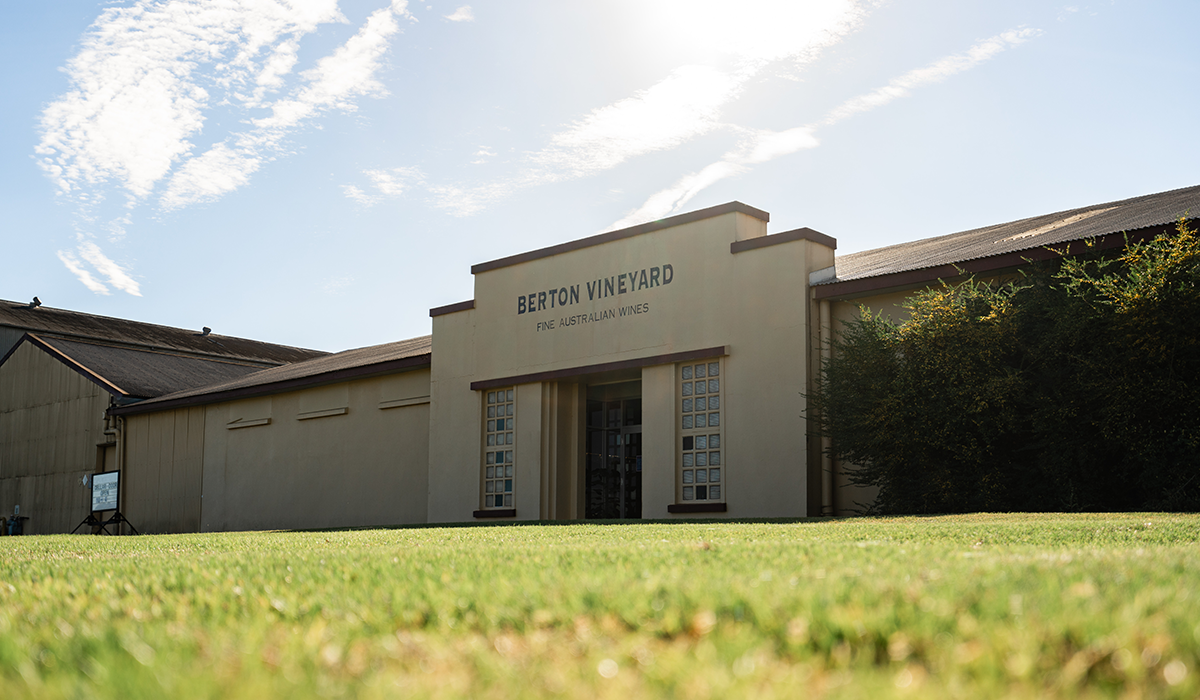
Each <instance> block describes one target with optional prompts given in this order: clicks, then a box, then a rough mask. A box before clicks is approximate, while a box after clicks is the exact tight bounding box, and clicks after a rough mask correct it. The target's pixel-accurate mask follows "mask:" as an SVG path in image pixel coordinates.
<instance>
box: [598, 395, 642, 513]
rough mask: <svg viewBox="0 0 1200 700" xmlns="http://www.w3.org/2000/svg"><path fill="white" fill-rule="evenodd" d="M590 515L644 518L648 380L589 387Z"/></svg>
mask: <svg viewBox="0 0 1200 700" xmlns="http://www.w3.org/2000/svg"><path fill="white" fill-rule="evenodd" d="M586 454H587V464H586V474H585V477H584V488H585V489H586V492H585V494H584V503H585V505H584V517H586V518H595V519H604V520H616V519H633V518H641V517H642V383H641V382H640V381H634V382H621V383H619V384H602V385H599V386H589V387H588V390H587V445H586Z"/></svg>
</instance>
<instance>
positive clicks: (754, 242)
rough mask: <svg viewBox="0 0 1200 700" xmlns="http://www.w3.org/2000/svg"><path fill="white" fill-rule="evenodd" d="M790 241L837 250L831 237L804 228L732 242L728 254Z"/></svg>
mask: <svg viewBox="0 0 1200 700" xmlns="http://www.w3.org/2000/svg"><path fill="white" fill-rule="evenodd" d="M792 241H812V242H813V243H820V244H821V245H823V246H825V247H826V248H832V249H834V250H837V239H836V238H834V237H833V236H826V235H825V234H823V233H821V232H820V231H816V230H813V229H811V228H808V227H807V226H805V227H804V228H798V229H795V230H794V231H784V232H782V233H772V234H771V235H769V236H759V237H758V238H747V239H746V240H744V241H734V242H733V243H730V244H729V252H730V253H740V252H742V251H744V250H754V249H756V248H766V247H767V246H772V245H779V244H780V243H791V242H792Z"/></svg>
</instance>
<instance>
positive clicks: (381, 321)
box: [0, 0, 1200, 351]
mask: <svg viewBox="0 0 1200 700" xmlns="http://www.w3.org/2000/svg"><path fill="white" fill-rule="evenodd" d="M467 2H469V3H470V4H466V3H467ZM4 15H5V17H4V22H3V23H0V59H2V61H0V65H3V69H2V72H0V76H2V78H0V81H2V82H0V95H3V108H2V109H0V185H2V187H0V193H2V194H0V196H2V197H3V200H2V205H3V219H0V221H2V224H0V226H2V228H0V231H2V232H3V233H2V234H0V242H2V243H3V248H2V250H3V251H4V252H3V253H2V254H0V261H2V262H0V298H2V299H7V300H11V301H28V300H30V299H32V297H34V296H38V297H39V298H40V299H41V301H42V302H43V303H44V304H46V305H47V306H52V307H58V308H67V309H73V310H77V311H83V312H87V313H94V314H100V315H105V316H115V317H120V318H129V319H134V320H138V321H145V322H150V323H159V324H164V325H170V326H177V327H181V328H195V329H199V328H201V327H202V326H208V327H211V328H212V329H213V332H214V333H218V334H222V335H232V336H242V337H248V338H254V339H258V340H265V341H270V342H276V343H282V344H286V345H296V346H301V347H309V348H316V349H321V350H329V351H338V350H344V349H348V348H353V347H362V346H366V345H373V344H377V343H385V342H391V341H395V340H402V339H405V338H410V337H414V336H418V335H423V334H426V333H428V332H429V331H430V327H431V323H430V319H429V314H428V312H429V309H430V308H432V307H436V306H442V305H445V304H451V303H455V302H459V301H463V300H466V299H471V298H472V297H473V295H474V291H473V279H472V276H471V274H470V266H471V265H472V264H475V263H480V262H485V261H488V260H492V259H495V258H499V257H504V256H507V255H513V254H516V253H520V252H524V251H528V250H533V249H537V248H541V247H544V246H548V245H554V244H556V243H561V242H564V241H568V240H574V239H578V238H583V237H586V236H589V235H593V234H596V233H599V232H602V231H607V230H613V229H616V228H621V227H625V226H631V225H635V224H639V223H644V222H647V221H653V220H656V219H661V218H664V217H666V216H670V215H673V214H679V213H684V212H687V211H692V210H696V209H701V208H704V207H709V206H713V205H717V204H722V203H725V202H729V201H734V200H736V201H740V202H744V203H746V204H749V205H751V206H753V207H757V208H759V209H763V210H765V211H767V212H769V213H770V215H771V223H770V225H769V229H768V230H769V231H770V232H772V233H774V232H780V231H787V230H790V229H795V228H799V227H802V226H808V227H811V228H813V229H816V230H818V231H821V232H822V233H825V234H828V235H830V236H833V237H835V238H837V240H838V252H839V253H850V252H854V251H858V250H866V249H871V248H877V247H881V246H886V245H891V244H894V243H900V242H904V241H909V240H915V239H919V238H926V237H930V236H937V235H943V234H948V233H953V232H956V231H962V230H967V229H971V228H976V227H979V226H985V225H989V224H996V223H1002V222H1006V221H1011V220H1015V219H1020V218H1024V217H1028V216H1035V215H1038V214H1044V213H1050V212H1053V211H1058V210H1063V209H1069V208H1073V207H1081V206H1086V205H1090V204H1097V203H1101V202H1108V201H1112V200H1118V199H1125V198H1128V197H1134V196H1138V195H1142V194H1150V193H1153V192H1161V191H1164V190H1169V189H1175V188H1179V187H1187V186H1191V185H1196V184H1200V166H1197V163H1200V138H1197V135H1196V131H1197V130H1196V127H1197V124H1198V123H1200V57H1198V55H1197V53H1196V51H1195V48H1194V42H1195V36H1194V33H1195V28H1196V27H1197V26H1200V2H1196V0H1174V1H1167V0H1137V1H1134V0H1097V1H1094V2H1093V1H1090V0H1077V1H1072V2H1066V3H1056V2H1052V1H1047V0H1010V1H1008V2H1002V3H999V2H994V1H991V0H813V1H807V2H806V1H791V2H775V1H769V0H741V1H740V2H736V3H734V2H718V1H716V0H608V1H607V2H602V3H563V2H553V1H550V0H508V1H507V2H491V1H490V0H466V1H465V2H464V0H455V1H454V2H440V1H438V2H405V1H404V0H390V1H389V0H340V1H339V0H240V1H238V0H138V1H129V0H123V1H110V0H55V1H54V2H38V3H12V4H10V6H9V7H6V8H5V10H4Z"/></svg>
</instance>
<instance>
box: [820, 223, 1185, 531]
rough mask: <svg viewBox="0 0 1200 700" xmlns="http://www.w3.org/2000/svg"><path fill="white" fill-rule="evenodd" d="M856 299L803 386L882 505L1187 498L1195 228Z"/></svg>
mask: <svg viewBox="0 0 1200 700" xmlns="http://www.w3.org/2000/svg"><path fill="white" fill-rule="evenodd" d="M906 306H907V308H909V309H910V311H911V317H910V319H909V320H908V321H906V322H905V323H903V324H896V323H893V322H892V321H891V320H890V319H888V318H884V317H881V316H878V315H872V314H871V312H870V311H869V310H868V309H866V308H863V309H862V316H861V318H860V319H858V320H856V321H853V322H851V323H849V324H846V325H845V326H844V327H843V328H842V329H841V333H840V334H839V335H838V337H837V338H836V339H835V340H834V343H833V345H834V348H833V353H832V358H831V359H830V360H828V361H827V362H826V363H825V364H824V365H823V367H822V377H821V378H822V382H821V384H820V388H819V389H818V390H817V392H816V394H815V395H814V396H812V397H810V398H811V399H812V406H813V409H814V411H815V417H816V418H817V422H818V424H819V425H820V429H821V431H822V433H823V434H825V435H828V436H829V437H831V438H832V444H833V453H834V456H835V457H836V458H838V459H840V460H842V461H843V462H844V463H845V465H846V466H845V469H846V470H847V471H848V472H849V474H850V478H851V481H852V482H853V483H855V484H858V485H868V486H877V487H879V497H878V499H877V500H876V502H875V503H874V504H872V505H871V508H872V509H873V510H874V511H876V512H884V513H949V512H970V511H983V510H987V511H1012V510H1022V511H1061V510H1138V509H1153V510H1157V509H1165V510H1188V511H1194V510H1197V509H1200V478H1197V475H1198V469H1197V466H1198V465H1197V448H1198V447H1200V332H1198V329H1197V322H1198V320H1200V240H1198V239H1197V236H1196V232H1195V231H1193V230H1192V229H1190V228H1189V227H1188V226H1187V225H1185V223H1183V222H1182V221H1181V222H1180V223H1179V225H1178V226H1177V229H1176V232H1175V233H1174V234H1173V235H1169V236H1167V235H1164V236H1160V237H1158V238H1156V239H1155V240H1153V241H1151V242H1149V243H1144V244H1136V243H1135V244H1130V245H1128V246H1127V247H1126V248H1124V249H1123V251H1122V252H1121V254H1120V255H1119V256H1118V257H1112V256H1107V257H1106V256H1102V255H1099V254H1098V253H1095V252H1089V253H1085V254H1084V255H1080V256H1076V257H1069V258H1062V259H1060V260H1058V261H1057V262H1055V263H1053V264H1043V265H1040V266H1039V265H1034V266H1031V268H1030V269H1027V270H1025V271H1024V272H1023V273H1022V276H1021V278H1020V280H1019V281H1017V282H1013V283H1008V284H1003V285H989V284H984V283H980V282H978V281H975V280H969V281H967V282H966V283H963V284H957V285H949V284H943V285H942V286H940V287H937V288H934V289H930V290H927V291H923V292H920V293H918V294H916V295H914V296H913V297H911V298H909V300H908V301H907V303H906Z"/></svg>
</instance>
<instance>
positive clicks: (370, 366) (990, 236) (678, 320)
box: [0, 187, 1200, 533]
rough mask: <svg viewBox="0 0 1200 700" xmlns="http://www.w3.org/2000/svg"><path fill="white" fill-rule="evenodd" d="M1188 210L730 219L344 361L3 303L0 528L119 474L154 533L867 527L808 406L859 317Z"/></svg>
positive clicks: (1153, 202)
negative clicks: (795, 522) (808, 523)
mask: <svg viewBox="0 0 1200 700" xmlns="http://www.w3.org/2000/svg"><path fill="white" fill-rule="evenodd" d="M1196 211H1200V187H1192V188H1186V189H1183V190H1175V191H1172V192H1164V193H1158V194H1155V195H1148V196H1145V197H1137V198H1133V199H1129V200H1123V201H1120V202H1110V203H1105V204H1098V205H1093V206H1090V207H1083V208H1080V209H1074V210H1069V211H1065V212H1056V213H1052V214H1046V215H1043V216H1038V217H1032V218H1029V219H1023V220H1020V221H1015V222H1009V223H1005V224H1000V225H997V226H990V227H985V228H981V229H974V230H971V231H964V232H961V233H956V234H951V235H949V236H942V237H938V238H930V239H925V240H921V241H916V242H912V243H904V244H900V245H896V246H890V247H887V248H881V249H877V250H869V251H863V252H861V253H854V254H850V255H835V251H836V247H837V243H836V241H835V240H834V239H833V238H831V237H829V236H827V235H824V234H822V233H819V232H817V231H813V230H811V229H807V228H802V229H797V230H792V231H786V232H782V233H773V234H772V233H768V222H769V216H768V215H767V213H766V212H763V211H761V210H758V209H755V208H753V207H750V206H747V205H744V204H741V203H739V202H732V203H729V204H725V205H720V206H717V207H712V208H709V209H705V210H701V211H697V212H692V213H689V214H683V215H680V216H675V217H671V218H668V219H664V220H662V221H658V222H653V223H649V224H645V225H642V226H635V227H632V228H628V229H623V230H619V231H613V232H609V233H604V234H600V235H595V236H591V237H588V238H582V239H579V240H575V241H570V242H566V243H563V244H560V245H556V246H552V247H549V248H545V249H541V250H535V251H530V252H525V253H521V254H517V255H513V256H511V257H507V258H503V259H499V260H494V261H491V262H485V263H481V264H479V265H476V266H474V267H473V268H472V270H471V272H472V274H473V275H474V298H473V299H471V300H469V301H465V302H461V303H458V304H452V305H449V306H444V307H439V308H435V309H432V310H431V311H430V315H431V317H432V326H433V333H432V336H426V337H422V338H414V339H411V340H406V341H400V342H396V343H388V344H384V345H379V346H373V347H369V348H359V349H355V350H350V351H346V352H343V353H337V354H333V355H328V354H323V353H316V352H314V351H303V350H298V349H295V348H283V347H280V346H268V345H266V344H258V345H257V346H255V345H253V342H254V341H241V340H239V339H225V340H223V343H222V347H223V348H226V356H224V357H214V356H212V353H211V352H208V350H209V348H208V346H207V345H203V344H202V340H197V339H195V338H191V336H193V335H196V334H195V333H194V332H186V331H178V329H174V330H176V331H178V332H177V333H175V334H174V335H172V334H171V333H170V332H169V331H171V330H172V329H166V330H164V329H161V328H160V327H154V328H157V329H158V330H157V331H155V332H156V333H158V334H159V336H161V337H169V338H173V340H170V342H167V341H165V340H161V338H160V341H159V342H158V344H157V345H154V344H153V343H149V342H148V341H147V340H146V338H147V337H148V336H145V335H144V334H145V333H148V332H149V331H144V330H139V329H138V328H139V324H133V325H132V326H131V327H130V328H127V329H125V330H124V331H123V332H122V335H121V337H117V338H114V337H106V338H104V339H101V340H95V339H91V340H89V339H88V337H89V336H88V333H89V332H92V333H93V335H95V334H98V333H99V332H98V331H88V330H87V329H86V328H85V326H86V325H87V324H86V323H84V322H83V320H80V319H75V325H74V326H72V327H73V328H74V331H72V332H73V333H74V334H75V335H70V334H67V333H66V332H65V331H63V329H62V328H58V329H57V331H58V332H59V333H61V334H63V335H62V337H49V336H48V335H47V334H48V333H50V332H51V331H54V330H55V329H52V328H43V329H38V328H33V329H30V328H29V327H28V325H27V326H25V327H20V326H19V325H18V324H16V323H15V322H9V323H7V324H6V323H5V320H4V316H3V309H0V331H5V332H7V334H8V336H12V337H16V331H21V332H22V333H23V335H21V336H20V338H19V339H18V340H16V341H14V342H16V345H15V346H14V349H12V350H9V351H8V355H7V357H6V359H5V360H4V361H3V362H0V509H2V510H4V511H5V512H7V509H8V508H9V507H10V505H11V504H12V503H13V502H14V501H13V499H25V500H24V501H23V502H26V503H34V504H35V505H34V506H33V507H32V508H23V509H22V515H28V516H29V517H30V521H29V524H28V526H27V527H28V529H27V531H29V532H39V533H40V532H62V531H68V530H69V528H70V526H71V525H73V524H74V523H75V522H77V521H78V520H79V519H81V518H83V517H84V516H85V515H86V514H87V513H86V511H87V505H86V498H85V497H86V493H85V492H83V491H82V490H81V489H80V487H79V486H78V485H77V484H78V481H79V480H80V479H81V478H82V477H84V476H86V475H87V474H90V473H94V472H98V471H113V470H117V471H120V472H121V479H122V491H121V495H120V498H121V504H120V508H121V510H122V512H123V513H124V515H125V516H126V517H127V518H128V519H129V520H130V521H131V522H132V523H133V524H134V525H135V526H136V527H137V528H138V529H139V530H140V531H143V532H189V531H220V530H243V529H274V528H330V527H357V526H382V525H400V524H410V523H453V522H504V521H530V520H581V519H600V520H617V519H639V518H641V519H675V518H697V517H703V518H762V517H788V518H791V517H805V516H828V515H848V514H853V513H854V512H857V511H858V509H859V508H861V507H862V506H863V505H865V504H867V503H869V502H870V500H871V499H872V498H873V494H872V493H870V492H869V491H865V490H860V489H854V488H852V487H850V486H849V484H848V482H847V479H846V477H845V474H846V468H847V466H848V465H841V464H838V463H836V462H835V461H833V460H832V459H831V458H830V456H829V454H830V453H829V449H828V448H829V447H830V445H829V444H828V443H827V442H823V440H822V438H821V437H820V436H819V435H818V434H817V432H816V431H815V429H814V426H813V418H814V417H813V416H811V415H809V413H808V411H807V404H806V396H808V395H809V394H810V393H811V392H812V391H813V389H814V387H815V384H814V382H816V381H817V379H818V377H819V374H820V367H821V362H822V361H823V360H825V359H828V357H829V353H830V352H831V349H830V348H831V341H832V339H833V338H834V337H835V335H836V334H837V332H838V328H839V326H840V325H841V323H842V322H844V321H846V320H849V319H851V318H854V317H856V316H857V315H858V314H859V313H860V311H859V309H860V307H867V308H870V309H872V310H873V311H874V312H876V313H885V314H887V315H890V316H892V317H893V318H895V319H897V320H903V318H904V317H905V314H906V310H905V309H904V306H903V304H904V299H905V298H906V297H907V296H908V295H910V294H911V293H912V292H913V291H915V290H918V289H922V288H927V287H929V286H930V285H936V284H942V283H944V282H949V283H953V282H954V281H955V280H960V279H964V278H965V277H966V276H967V275H974V276H975V277H976V279H985V280H1000V279H1005V278H1006V277H1010V276H1014V275H1017V274H1019V270H1020V268H1021V266H1023V265H1025V264H1027V263H1028V262H1030V261H1033V260H1038V259H1049V258H1053V257H1056V256H1059V255H1061V254H1063V253H1064V252H1077V251H1079V250H1082V249H1083V247H1084V246H1085V244H1086V245H1091V246H1092V247H1093V249H1095V248H1099V249H1101V250H1103V249H1112V250H1117V249H1119V248H1120V247H1121V246H1124V245H1126V244H1127V242H1128V241H1130V240H1140V239H1148V238H1151V237H1153V236H1155V235H1158V234H1160V233H1164V232H1170V231H1172V230H1173V229H1174V227H1175V224H1176V223H1177V221H1178V220H1179V219H1180V217H1185V218H1191V219H1192V220H1193V222H1194V218H1193V217H1191V214H1190V213H1189V212H1196ZM1085 242H1086V243H1085ZM27 306H30V305H14V306H13V307H12V309H16V311H13V310H12V309H10V316H11V315H13V314H18V315H19V314H25V315H29V314H31V313H33V312H32V311H30V309H29V308H27ZM41 310H42V311H45V309H41ZM77 316H86V315H77ZM125 323H132V322H125ZM109 325H110V324H99V325H98V326H97V327H105V328H107V327H108V326H109ZM142 325H144V324H142ZM14 329H16V330H14ZM110 330H111V329H110ZM39 333H40V334H41V336H46V337H39V336H38V334H39ZM164 334H165V335H164ZM0 336H2V334H0ZM8 336H3V337H8ZM159 336H156V337H159ZM135 337H141V338H142V340H141V341H140V342H141V343H142V345H139V346H137V347H133V345H137V343H135V342H134V341H133V338H135ZM206 337H207V333H205V334H201V335H200V338H201V339H203V338H206ZM9 340H12V338H9ZM72 343H74V344H72ZM196 343H201V344H200V345H196ZM131 344H132V345H131ZM189 344H191V345H189ZM172 345H173V347H167V346H172ZM230 348H241V350H240V351H239V353H233V352H232V351H231V350H229V349H230ZM306 353H307V354H306ZM289 354H290V355H289ZM234 355H237V356H234ZM164 358H167V359H164ZM164 376H170V377H173V378H174V379H172V380H171V381H170V382H168V381H165V380H164V379H163V377H164ZM172 382H174V384H172ZM130 387H138V388H137V389H136V390H135V389H131V388H130ZM67 445H71V446H72V447H69V449H64V446H67ZM31 479H32V481H31ZM31 490H35V491H37V492H38V493H39V494H41V495H40V496H38V497H37V498H35V499H33V500H32V501H31V500H29V498H30V497H29V496H28V495H27V494H29V493H30V492H31ZM76 511H78V512H76Z"/></svg>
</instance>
